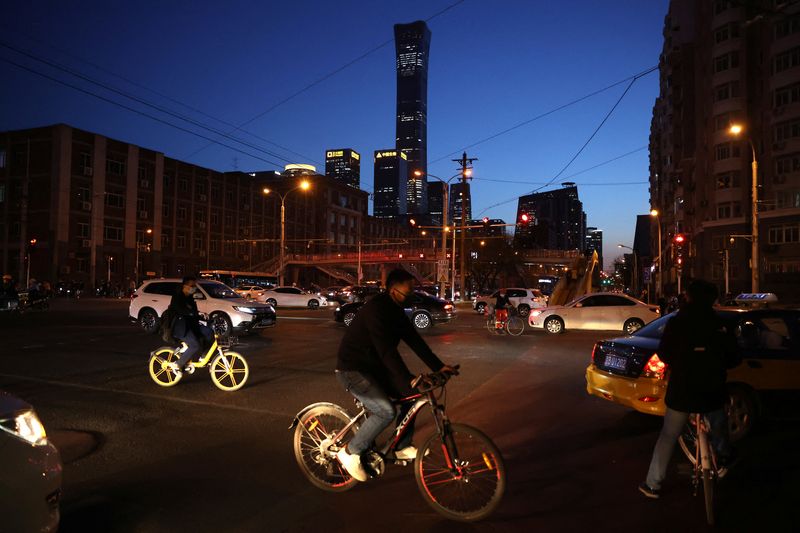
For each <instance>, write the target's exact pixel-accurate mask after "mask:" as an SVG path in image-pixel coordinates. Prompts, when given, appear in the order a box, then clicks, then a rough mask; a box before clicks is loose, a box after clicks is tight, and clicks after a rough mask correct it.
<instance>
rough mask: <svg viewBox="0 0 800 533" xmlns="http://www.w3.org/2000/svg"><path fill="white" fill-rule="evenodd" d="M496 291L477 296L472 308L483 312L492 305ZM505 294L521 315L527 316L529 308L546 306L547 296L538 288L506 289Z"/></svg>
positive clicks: (495, 298) (495, 297)
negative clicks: (487, 294)
mask: <svg viewBox="0 0 800 533" xmlns="http://www.w3.org/2000/svg"><path fill="white" fill-rule="evenodd" d="M498 292H500V291H499V290H497V291H494V292H493V293H492V294H491V295H489V296H485V295H484V296H478V297H477V298H475V300H474V301H473V302H472V308H473V309H475V310H476V311H477V312H479V313H481V314H482V313H484V312H485V311H486V310H487V309H488V308H489V306H490V305H494V302H495V300H497V293H498ZM506 296H508V299H509V300H510V301H511V305H513V306H514V307H516V308H517V311H519V314H520V315H522V316H527V315H528V313H530V311H531V309H540V308H543V307H547V296H545V295H544V294H542V291H540V290H539V289H519V288H512V289H506Z"/></svg>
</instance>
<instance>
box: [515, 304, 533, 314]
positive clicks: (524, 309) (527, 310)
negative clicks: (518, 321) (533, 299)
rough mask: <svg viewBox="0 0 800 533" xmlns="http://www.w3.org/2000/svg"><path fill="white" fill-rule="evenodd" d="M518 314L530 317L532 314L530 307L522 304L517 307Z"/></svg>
mask: <svg viewBox="0 0 800 533" xmlns="http://www.w3.org/2000/svg"><path fill="white" fill-rule="evenodd" d="M517 312H518V313H519V316H528V313H530V312H531V308H530V306H528V305H525V304H522V305H519V306H517Z"/></svg>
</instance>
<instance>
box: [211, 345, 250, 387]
mask: <svg viewBox="0 0 800 533" xmlns="http://www.w3.org/2000/svg"><path fill="white" fill-rule="evenodd" d="M208 371H209V372H210V373H211V381H213V382H214V385H216V386H217V387H219V388H220V389H222V390H224V391H227V392H231V391H235V390H239V389H241V388H242V387H243V386H244V384H245V382H246V381H247V378H248V377H250V367H248V366H247V361H246V360H245V358H244V357H242V356H241V355H240V354H238V353H236V352H223V353H222V355H217V356H216V357H215V358H214V360H213V361H211V367H210V368H209V369H208Z"/></svg>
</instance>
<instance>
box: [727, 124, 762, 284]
mask: <svg viewBox="0 0 800 533" xmlns="http://www.w3.org/2000/svg"><path fill="white" fill-rule="evenodd" d="M728 131H729V132H730V134H731V135H733V136H734V137H738V136H739V135H741V133H742V132H743V131H744V126H742V125H741V124H731V127H730V129H729V130H728ZM747 142H748V143H749V144H750V151H751V153H752V157H753V160H752V163H751V164H750V169H751V172H752V192H751V197H752V198H751V200H752V208H751V209H752V213H753V216H752V221H751V223H752V225H751V230H750V233H751V235H750V237H751V239H750V243H751V251H750V292H754V293H755V292H758V285H759V265H758V160H757V159H756V147H755V146H754V145H753V139H752V138H750V137H748V139H747Z"/></svg>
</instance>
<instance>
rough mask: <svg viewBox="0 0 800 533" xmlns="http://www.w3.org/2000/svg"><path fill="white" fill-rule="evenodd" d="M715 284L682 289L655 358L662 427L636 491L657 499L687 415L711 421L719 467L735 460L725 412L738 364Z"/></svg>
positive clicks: (695, 283) (707, 283)
mask: <svg viewBox="0 0 800 533" xmlns="http://www.w3.org/2000/svg"><path fill="white" fill-rule="evenodd" d="M717 295H718V293H717V287H716V286H715V285H714V284H712V283H709V282H707V281H703V280H695V281H693V282H691V283H690V284H689V287H688V288H687V290H686V297H685V304H684V305H683V306H682V307H681V308H680V310H679V311H678V313H677V314H676V315H675V316H674V317H672V318H671V319H670V320H669V322H667V324H666V326H665V327H664V333H663V335H662V336H661V342H660V343H659V346H658V356H659V358H661V360H662V361H663V362H664V363H666V365H667V368H668V369H669V382H668V383H667V393H666V396H665V398H664V403H665V404H666V412H665V414H664V425H663V426H662V428H661V433H660V434H659V436H658V441H657V442H656V446H655V449H654V450H653V457H652V459H651V461H650V468H649V470H648V472H647V478H646V480H645V482H644V483H642V484H641V485H639V490H640V491H641V492H642V494H644V495H645V496H647V497H648V498H658V497H659V496H660V491H661V483H662V482H663V481H664V477H665V476H666V472H667V466H668V465H669V461H670V458H671V457H672V452H673V450H674V448H675V443H676V442H677V440H678V437H679V436H680V434H681V432H682V431H683V428H684V427H686V423H687V421H688V420H689V415H690V414H692V413H699V414H703V415H705V416H706V417H707V418H708V420H709V422H710V425H711V443H712V445H713V446H714V449H715V451H716V452H717V458H718V460H719V463H720V464H721V465H723V466H724V465H726V464H729V463H730V462H731V461H732V460H733V453H734V452H733V450H732V448H731V447H730V443H729V442H728V421H727V417H726V414H725V409H724V406H725V402H726V400H727V392H726V387H725V381H726V378H727V369H729V368H733V367H734V366H736V365H738V364H739V362H740V359H739V356H738V353H737V351H736V345H735V341H734V339H733V336H732V334H730V333H729V332H727V331H726V329H725V324H724V323H723V322H722V320H721V319H720V318H719V317H718V316H717V314H716V312H715V311H714V309H713V305H714V301H715V300H716V299H717Z"/></svg>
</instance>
